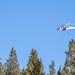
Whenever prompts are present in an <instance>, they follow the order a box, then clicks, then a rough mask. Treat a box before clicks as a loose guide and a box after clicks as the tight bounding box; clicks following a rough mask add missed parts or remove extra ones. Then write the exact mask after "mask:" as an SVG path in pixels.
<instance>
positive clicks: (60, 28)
mask: <svg viewBox="0 0 75 75" xmlns="http://www.w3.org/2000/svg"><path fill="white" fill-rule="evenodd" d="M74 29H75V27H72V26H67V25H62V26H60V27H59V28H57V30H60V31H63V30H74Z"/></svg>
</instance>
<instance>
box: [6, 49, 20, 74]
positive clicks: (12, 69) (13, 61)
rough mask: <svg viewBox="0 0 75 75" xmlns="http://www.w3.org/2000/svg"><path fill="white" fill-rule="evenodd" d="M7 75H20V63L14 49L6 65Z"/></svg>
mask: <svg viewBox="0 0 75 75" xmlns="http://www.w3.org/2000/svg"><path fill="white" fill-rule="evenodd" d="M5 73H6V75H20V69H19V63H18V60H17V55H16V50H15V49H14V48H12V50H11V51H10V55H9V59H8V60H7V61H6V63H5Z"/></svg>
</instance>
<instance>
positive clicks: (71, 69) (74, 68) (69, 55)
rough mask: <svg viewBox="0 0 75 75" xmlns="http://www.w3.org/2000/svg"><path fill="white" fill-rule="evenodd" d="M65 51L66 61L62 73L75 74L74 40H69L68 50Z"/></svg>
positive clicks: (66, 74) (64, 74) (65, 74)
mask: <svg viewBox="0 0 75 75" xmlns="http://www.w3.org/2000/svg"><path fill="white" fill-rule="evenodd" d="M65 53H66V61H65V64H64V68H63V70H62V74H63V75H75V41H74V40H73V39H72V40H71V41H70V42H69V50H68V51H66V52H65Z"/></svg>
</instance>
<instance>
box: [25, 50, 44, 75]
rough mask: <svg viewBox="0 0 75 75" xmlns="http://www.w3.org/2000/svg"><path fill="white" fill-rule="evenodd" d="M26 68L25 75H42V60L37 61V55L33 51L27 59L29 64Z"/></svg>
mask: <svg viewBox="0 0 75 75" xmlns="http://www.w3.org/2000/svg"><path fill="white" fill-rule="evenodd" d="M27 66H28V68H27V70H26V74H27V75H44V72H43V70H44V66H43V64H42V60H41V59H40V60H39V59H38V54H37V51H36V50H35V49H32V51H31V55H30V57H29V62H28V64H27Z"/></svg>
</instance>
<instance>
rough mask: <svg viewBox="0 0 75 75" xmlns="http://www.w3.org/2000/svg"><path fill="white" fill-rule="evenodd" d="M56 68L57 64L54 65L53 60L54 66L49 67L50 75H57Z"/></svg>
mask: <svg viewBox="0 0 75 75" xmlns="http://www.w3.org/2000/svg"><path fill="white" fill-rule="evenodd" d="M54 66H55V63H54V60H52V64H51V65H49V69H50V71H49V72H50V75H55V68H54Z"/></svg>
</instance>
